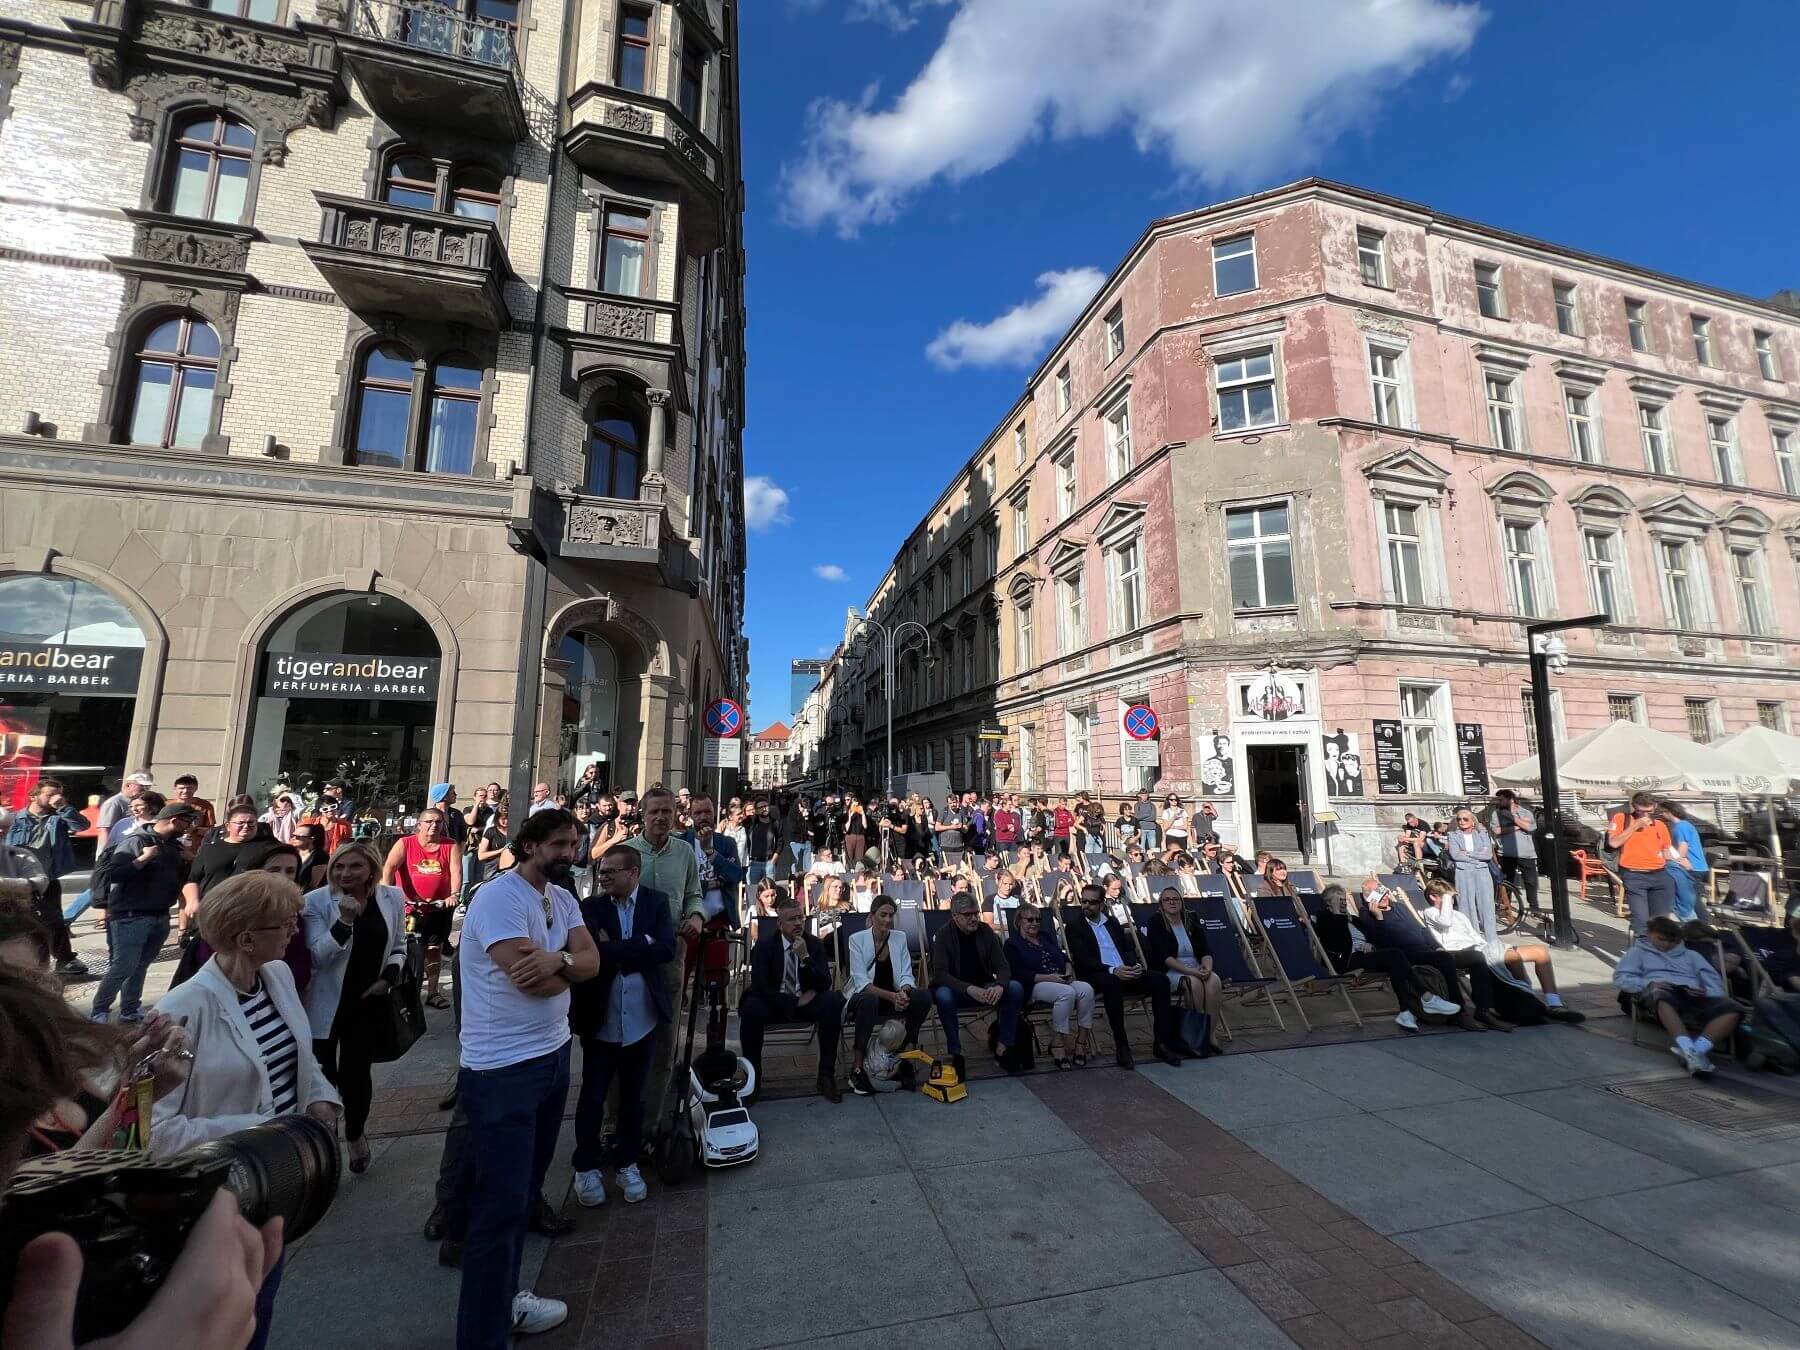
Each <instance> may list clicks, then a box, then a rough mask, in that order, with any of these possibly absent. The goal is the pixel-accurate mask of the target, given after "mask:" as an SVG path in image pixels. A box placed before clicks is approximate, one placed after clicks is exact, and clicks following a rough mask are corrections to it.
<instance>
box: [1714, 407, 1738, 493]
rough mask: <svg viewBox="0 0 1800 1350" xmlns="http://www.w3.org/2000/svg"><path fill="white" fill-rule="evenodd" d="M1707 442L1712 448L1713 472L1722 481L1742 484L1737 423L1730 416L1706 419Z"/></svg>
mask: <svg viewBox="0 0 1800 1350" xmlns="http://www.w3.org/2000/svg"><path fill="white" fill-rule="evenodd" d="M1706 443H1707V445H1708V446H1710V447H1711V448H1712V461H1713V472H1714V473H1715V474H1717V475H1718V478H1719V481H1720V482H1721V483H1730V484H1734V485H1735V484H1741V483H1742V482H1743V481H1744V475H1743V474H1742V472H1740V471H1739V468H1738V451H1737V423H1736V422H1735V421H1734V420H1733V419H1732V418H1729V417H1708V418H1707V419H1706Z"/></svg>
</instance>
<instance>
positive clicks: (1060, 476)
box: [1055, 445, 1075, 520]
mask: <svg viewBox="0 0 1800 1350" xmlns="http://www.w3.org/2000/svg"><path fill="white" fill-rule="evenodd" d="M1055 463H1056V509H1057V511H1058V512H1059V514H1060V517H1061V519H1063V520H1067V519H1068V518H1069V517H1070V516H1072V515H1074V514H1075V447H1074V446H1072V445H1071V446H1070V447H1069V448H1068V449H1066V450H1064V451H1063V452H1062V453H1061V454H1060V455H1058V456H1057V457H1056V461H1055Z"/></svg>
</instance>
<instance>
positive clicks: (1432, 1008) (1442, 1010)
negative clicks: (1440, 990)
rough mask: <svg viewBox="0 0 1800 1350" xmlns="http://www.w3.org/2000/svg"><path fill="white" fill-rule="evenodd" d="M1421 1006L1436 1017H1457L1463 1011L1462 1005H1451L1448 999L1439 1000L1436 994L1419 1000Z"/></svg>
mask: <svg viewBox="0 0 1800 1350" xmlns="http://www.w3.org/2000/svg"><path fill="white" fill-rule="evenodd" d="M1419 1006H1420V1007H1421V1008H1423V1009H1424V1010H1425V1011H1426V1012H1428V1013H1430V1014H1431V1015H1432V1016H1434V1017H1455V1016H1456V1014H1457V1013H1459V1012H1461V1011H1462V1004H1460V1003H1451V1002H1450V1001H1449V1000H1447V999H1441V998H1439V997H1438V996H1437V995H1436V994H1427V995H1425V997H1424V998H1422V999H1420V1000H1419Z"/></svg>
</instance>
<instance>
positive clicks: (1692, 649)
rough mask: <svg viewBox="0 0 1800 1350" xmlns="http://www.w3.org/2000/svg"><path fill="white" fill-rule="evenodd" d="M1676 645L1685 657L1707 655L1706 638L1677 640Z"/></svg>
mask: <svg viewBox="0 0 1800 1350" xmlns="http://www.w3.org/2000/svg"><path fill="white" fill-rule="evenodd" d="M1675 645H1676V646H1677V647H1679V648H1680V649H1681V654H1682V655H1683V656H1705V655H1706V639H1705V638H1691V637H1684V638H1677V639H1676V642H1675Z"/></svg>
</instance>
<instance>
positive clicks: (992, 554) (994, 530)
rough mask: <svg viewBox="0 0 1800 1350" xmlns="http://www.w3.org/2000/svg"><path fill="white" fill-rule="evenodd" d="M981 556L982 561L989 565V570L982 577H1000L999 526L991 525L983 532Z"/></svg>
mask: <svg viewBox="0 0 1800 1350" xmlns="http://www.w3.org/2000/svg"><path fill="white" fill-rule="evenodd" d="M981 554H982V561H983V562H984V563H986V565H987V570H986V571H984V572H983V573H982V575H983V576H984V577H996V576H998V575H1000V527H999V526H998V525H990V526H988V527H987V528H986V529H985V530H983V531H982V532H981Z"/></svg>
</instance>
